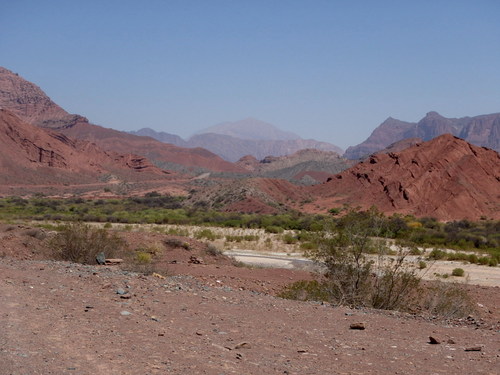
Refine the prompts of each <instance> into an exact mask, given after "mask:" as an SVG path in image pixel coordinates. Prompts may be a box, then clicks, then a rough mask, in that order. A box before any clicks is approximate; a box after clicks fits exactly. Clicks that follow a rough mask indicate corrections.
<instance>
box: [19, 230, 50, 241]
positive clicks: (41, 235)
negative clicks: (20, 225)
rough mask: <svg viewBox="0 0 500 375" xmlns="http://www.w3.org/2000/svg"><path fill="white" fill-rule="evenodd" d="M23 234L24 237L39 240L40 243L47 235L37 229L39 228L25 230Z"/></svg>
mask: <svg viewBox="0 0 500 375" xmlns="http://www.w3.org/2000/svg"><path fill="white" fill-rule="evenodd" d="M23 234H24V235H26V236H30V237H33V238H36V239H37V240H40V241H42V240H44V239H45V238H47V233H46V232H45V231H44V230H42V229H39V228H30V229H26V230H25V231H24V232H23Z"/></svg>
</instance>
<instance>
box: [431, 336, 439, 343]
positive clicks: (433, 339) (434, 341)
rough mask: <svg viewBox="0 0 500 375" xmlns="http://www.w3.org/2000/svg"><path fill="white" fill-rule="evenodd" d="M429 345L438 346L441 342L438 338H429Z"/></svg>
mask: <svg viewBox="0 0 500 375" xmlns="http://www.w3.org/2000/svg"><path fill="white" fill-rule="evenodd" d="M429 344H432V345H438V344H441V341H439V340H438V339H437V338H435V337H432V336H429Z"/></svg>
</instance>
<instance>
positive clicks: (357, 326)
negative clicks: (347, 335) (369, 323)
mask: <svg viewBox="0 0 500 375" xmlns="http://www.w3.org/2000/svg"><path fill="white" fill-rule="evenodd" d="M349 328H350V329H359V330H364V329H365V324H364V323H352V324H351V325H350V326H349Z"/></svg>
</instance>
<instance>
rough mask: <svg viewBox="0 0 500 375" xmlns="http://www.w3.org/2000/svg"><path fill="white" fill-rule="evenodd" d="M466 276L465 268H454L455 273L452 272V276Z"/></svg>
mask: <svg viewBox="0 0 500 375" xmlns="http://www.w3.org/2000/svg"><path fill="white" fill-rule="evenodd" d="M464 274H465V271H464V270H463V268H454V269H453V271H451V276H458V277H462V276H463V275H464Z"/></svg>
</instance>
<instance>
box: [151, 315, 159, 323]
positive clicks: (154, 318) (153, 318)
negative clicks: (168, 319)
mask: <svg viewBox="0 0 500 375" xmlns="http://www.w3.org/2000/svg"><path fill="white" fill-rule="evenodd" d="M151 320H154V321H155V322H159V321H160V319H158V318H157V317H156V316H154V315H153V316H152V317H151Z"/></svg>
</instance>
